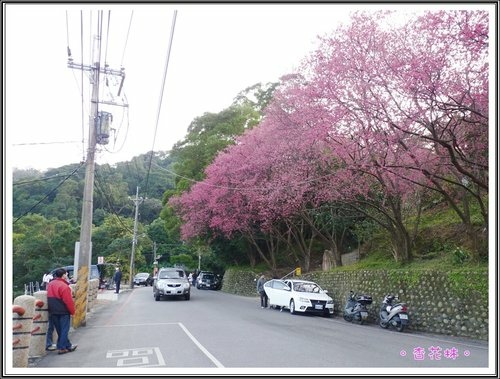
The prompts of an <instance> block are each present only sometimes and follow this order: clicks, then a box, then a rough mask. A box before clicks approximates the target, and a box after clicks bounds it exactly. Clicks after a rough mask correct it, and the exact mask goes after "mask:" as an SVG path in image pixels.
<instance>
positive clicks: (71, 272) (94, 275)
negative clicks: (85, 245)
mask: <svg viewBox="0 0 500 379" xmlns="http://www.w3.org/2000/svg"><path fill="white" fill-rule="evenodd" d="M58 268H61V267H56V268H54V269H52V270H51V271H50V273H51V274H52V276H54V274H55V272H56V270H57V269H58ZM62 268H63V269H65V270H66V272H67V273H68V279H74V277H75V266H73V265H71V266H62ZM100 276H101V275H100V272H99V269H98V268H97V265H91V266H90V279H99V278H100Z"/></svg>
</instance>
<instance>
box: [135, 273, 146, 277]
mask: <svg viewBox="0 0 500 379" xmlns="http://www.w3.org/2000/svg"><path fill="white" fill-rule="evenodd" d="M148 276H149V274H146V273H144V272H143V273H140V274H137V275H136V276H135V277H136V278H147V277H148Z"/></svg>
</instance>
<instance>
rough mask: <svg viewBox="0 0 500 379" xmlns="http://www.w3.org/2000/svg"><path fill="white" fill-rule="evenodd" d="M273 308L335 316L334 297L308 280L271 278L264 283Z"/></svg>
mask: <svg viewBox="0 0 500 379" xmlns="http://www.w3.org/2000/svg"><path fill="white" fill-rule="evenodd" d="M264 290H265V291H266V294H267V297H268V298H269V306H270V307H271V308H276V307H279V308H281V309H283V308H288V309H289V310H290V313H292V314H294V313H297V312H308V313H316V314H321V315H323V316H325V317H330V316H333V299H332V298H331V297H330V296H328V295H327V293H328V291H326V290H323V289H322V288H321V287H320V286H319V285H318V284H316V283H314V282H311V281H307V280H297V279H289V280H281V279H271V280H269V281H267V282H266V283H264Z"/></svg>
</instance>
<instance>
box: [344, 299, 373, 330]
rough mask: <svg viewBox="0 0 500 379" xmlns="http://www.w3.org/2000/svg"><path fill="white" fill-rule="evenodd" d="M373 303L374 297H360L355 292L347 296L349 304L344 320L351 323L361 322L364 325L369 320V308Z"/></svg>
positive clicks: (346, 306) (345, 308)
mask: <svg viewBox="0 0 500 379" xmlns="http://www.w3.org/2000/svg"><path fill="white" fill-rule="evenodd" d="M371 303H372V297H371V296H369V295H358V294H355V293H354V292H353V291H351V292H350V294H349V295H348V296H347V302H346V304H345V307H344V315H343V316H344V320H346V321H349V322H353V321H356V322H359V323H360V324H364V323H365V321H366V320H367V319H368V308H367V306H368V305H370V304H371Z"/></svg>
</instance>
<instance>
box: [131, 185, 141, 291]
mask: <svg viewBox="0 0 500 379" xmlns="http://www.w3.org/2000/svg"><path fill="white" fill-rule="evenodd" d="M132 201H133V202H134V204H135V218H134V237H133V239H132V253H131V254H130V288H134V254H135V245H136V244H137V218H138V216H139V204H140V203H141V202H142V197H139V187H137V193H136V195H135V199H132Z"/></svg>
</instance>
